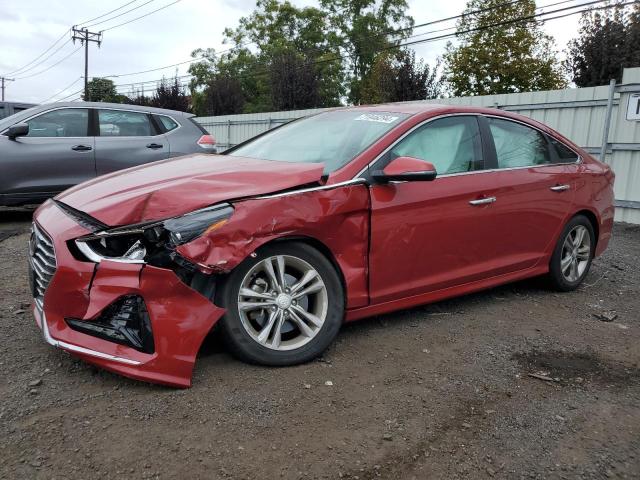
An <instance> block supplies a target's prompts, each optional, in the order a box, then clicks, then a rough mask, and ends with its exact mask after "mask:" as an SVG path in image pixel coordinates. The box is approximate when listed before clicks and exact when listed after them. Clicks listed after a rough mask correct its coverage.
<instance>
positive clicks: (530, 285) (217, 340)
mask: <svg viewBox="0 0 640 480" xmlns="http://www.w3.org/2000/svg"><path fill="white" fill-rule="evenodd" d="M553 293H554V291H553V290H551V289H550V288H549V286H548V285H547V283H546V279H545V278H544V277H534V278H528V279H526V280H521V281H519V282H515V283H509V284H506V285H501V286H498V287H494V288H491V289H488V290H483V291H480V292H476V293H470V294H467V295H463V296H460V297H455V298H451V299H448V300H442V301H439V302H434V303H429V304H425V305H420V306H417V307H413V308H408V309H403V310H398V311H395V312H391V313H387V314H384V315H374V316H372V317H368V318H363V319H362V320H358V321H354V322H349V323H345V324H344V325H343V327H342V329H341V331H340V333H339V334H338V338H342V339H345V338H347V339H348V338H349V337H351V336H361V335H366V334H367V333H369V332H372V331H375V330H378V329H380V328H394V327H395V328H397V329H398V335H403V334H404V333H402V330H403V329H404V328H403V327H407V326H414V324H415V323H416V321H428V320H429V319H430V318H434V317H439V316H451V317H452V318H455V316H456V314H461V313H464V312H467V311H468V310H470V309H473V308H475V307H477V306H478V305H479V304H486V303H496V302H503V301H505V300H509V299H514V298H524V297H528V296H539V297H541V298H542V297H543V296H544V295H549V294H553ZM334 346H335V344H334ZM334 346H331V347H329V351H328V352H327V353H325V356H327V355H330V354H331V349H332V348H334ZM223 353H227V349H226V347H225V343H224V338H223V335H222V332H221V329H219V328H215V327H214V328H213V330H212V332H211V333H209V335H208V336H207V337H206V338H205V340H204V341H203V343H202V346H201V348H200V352H199V353H198V357H200V358H206V357H212V356H215V355H220V354H223Z"/></svg>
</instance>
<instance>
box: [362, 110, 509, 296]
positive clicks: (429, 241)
mask: <svg viewBox="0 0 640 480" xmlns="http://www.w3.org/2000/svg"><path fill="white" fill-rule="evenodd" d="M486 155H487V150H486V145H483V142H482V140H481V135H480V128H479V123H478V119H477V117H476V116H472V115H461V116H449V117H444V118H439V119H435V120H432V121H429V122H427V123H425V124H423V125H422V126H420V127H418V128H416V129H414V130H413V131H412V132H410V133H409V134H408V135H406V136H405V137H404V138H403V139H401V140H400V141H399V142H398V143H396V144H395V146H393V147H392V148H391V149H390V151H389V152H387V153H386V154H385V155H383V156H382V157H381V159H380V160H379V162H378V163H377V164H376V165H373V166H372V168H374V169H376V170H378V169H381V168H383V167H384V165H386V163H388V162H389V161H390V160H392V159H393V158H396V157H398V156H410V157H414V158H419V159H422V160H426V161H429V162H431V163H432V164H433V165H434V166H435V167H436V170H437V171H438V177H437V178H436V179H435V180H434V181H431V182H420V181H415V182H392V183H389V184H378V185H373V186H372V187H371V247H370V268H369V275H370V297H371V302H372V303H374V304H375V303H381V302H386V301H391V300H394V299H397V298H401V297H407V296H411V295H418V294H421V293H425V292H428V291H434V290H440V289H443V288H447V287H451V286H454V285H458V284H462V283H467V282H471V281H474V280H478V279H480V278H482V277H486V276H491V275H493V274H494V273H493V272H494V271H495V270H496V268H497V267H496V264H495V259H496V258H497V257H498V256H499V252H498V251H497V250H496V247H495V245H494V243H493V241H492V240H493V239H494V237H495V235H497V232H496V230H495V227H496V226H495V215H494V210H493V209H492V205H493V203H492V198H493V197H494V196H495V194H496V190H497V188H498V183H497V180H496V175H497V173H496V172H488V171H483V168H484V158H485V157H486Z"/></svg>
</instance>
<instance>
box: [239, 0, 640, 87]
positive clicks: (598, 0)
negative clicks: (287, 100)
mask: <svg viewBox="0 0 640 480" xmlns="http://www.w3.org/2000/svg"><path fill="white" fill-rule="evenodd" d="M604 1H608V0H595V1H591V2H587V3H583V4H580V5H574V6H572V7H565V8H561V9H556V10H552V11H549V12H540V13H537V14H534V15H528V16H525V17H519V18H515V19H512V20H506V21H503V22H498V23H494V24H490V25H484V26H482V27H476V28H469V29H467V30H464V31H460V32H453V33H449V34H444V35H439V36H436V37H430V38H425V39H421V40H414V41H411V42H404V43H399V44H396V45H391V46H387V47H384V48H382V49H380V50H379V51H386V50H394V49H397V48H401V47H405V46H410V45H417V44H421V43H429V42H434V41H439V40H444V39H447V38H454V37H456V36H458V35H462V34H465V33H472V32H476V31H483V30H488V29H490V28H493V27H498V26H504V25H511V24H517V23H522V22H529V21H532V20H533V19H535V18H540V17H543V16H547V15H551V14H553V13H558V12H562V11H566V10H570V9H574V8H579V7H584V6H589V5H594V4H598V3H602V2H604ZM636 3H639V2H638V0H633V1H629V2H626V3H619V4H614V5H605V6H601V7H592V8H584V9H582V10H579V11H576V12H569V13H565V14H562V15H556V16H554V17H548V18H543V19H541V21H550V20H556V19H559V18H565V17H568V16H571V15H577V14H581V13H585V12H588V11H591V10H604V9H607V8H615V7H621V6H626V5H632V4H636ZM346 57H353V55H351V54H349V53H347V54H344V55H337V56H334V57H329V58H324V59H322V60H317V61H315V62H312V63H313V64H314V65H319V64H322V63H328V62H332V61H336V60H343V59H344V58H346ZM268 73H269V69H265V70H263V71H261V72H253V73H251V74H246V75H240V76H238V77H236V78H246V77H251V76H258V75H263V74H268Z"/></svg>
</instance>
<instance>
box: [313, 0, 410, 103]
mask: <svg viewBox="0 0 640 480" xmlns="http://www.w3.org/2000/svg"><path fill="white" fill-rule="evenodd" d="M320 4H321V5H322V7H323V8H324V9H325V10H326V11H327V12H328V18H329V24H330V25H331V27H330V30H329V32H330V35H331V38H335V39H336V41H338V42H339V44H340V46H341V48H342V50H343V51H346V55H344V58H345V61H346V62H347V67H348V69H349V100H350V101H351V102H352V103H355V104H358V103H360V102H361V101H362V86H363V81H364V79H365V77H366V76H367V75H368V74H369V71H370V70H371V68H372V67H373V64H374V62H375V59H376V57H377V55H378V54H379V53H380V52H382V51H384V50H385V49H389V48H392V47H393V46H396V45H398V44H399V43H400V42H401V41H402V40H403V39H404V38H406V37H408V36H409V35H411V32H412V27H413V23H414V22H413V18H412V17H411V16H409V15H407V13H406V12H407V9H408V5H407V2H406V0H321V2H320Z"/></svg>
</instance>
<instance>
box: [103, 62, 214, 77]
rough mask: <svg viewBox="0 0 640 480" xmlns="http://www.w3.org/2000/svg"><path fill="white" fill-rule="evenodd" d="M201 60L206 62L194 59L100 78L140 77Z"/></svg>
mask: <svg viewBox="0 0 640 480" xmlns="http://www.w3.org/2000/svg"><path fill="white" fill-rule="evenodd" d="M199 60H205V57H198V58H192V59H191V60H185V61H184V62H179V63H174V64H172V65H165V66H164V67H158V68H152V69H150V70H142V71H140V72H129V73H119V74H117V75H105V76H103V77H100V78H118V77H129V76H131V75H139V74H141V73H150V72H157V71H158V70H165V69H167V68H171V67H177V66H179V65H184V64H185V63H193V62H197V61H199Z"/></svg>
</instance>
